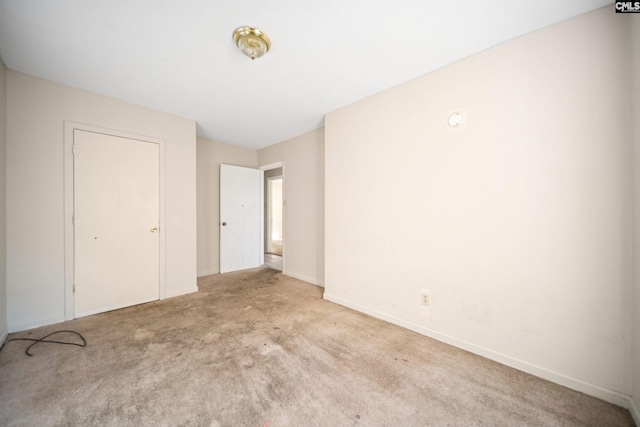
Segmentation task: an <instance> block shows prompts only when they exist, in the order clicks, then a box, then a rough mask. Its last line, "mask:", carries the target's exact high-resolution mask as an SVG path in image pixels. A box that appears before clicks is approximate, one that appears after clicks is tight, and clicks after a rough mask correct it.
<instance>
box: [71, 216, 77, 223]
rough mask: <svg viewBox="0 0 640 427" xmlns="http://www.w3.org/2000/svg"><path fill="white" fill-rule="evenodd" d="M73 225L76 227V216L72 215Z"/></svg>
mask: <svg viewBox="0 0 640 427" xmlns="http://www.w3.org/2000/svg"><path fill="white" fill-rule="evenodd" d="M71 224H73V225H76V216H75V215H71Z"/></svg>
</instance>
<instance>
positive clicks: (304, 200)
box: [258, 129, 324, 285]
mask: <svg viewBox="0 0 640 427" xmlns="http://www.w3.org/2000/svg"><path fill="white" fill-rule="evenodd" d="M277 162H283V174H284V200H285V208H284V222H285V226H284V271H283V273H284V274H287V275H289V276H292V277H297V278H299V279H301V280H304V281H306V282H309V283H314V284H317V285H323V284H324V129H317V130H314V131H312V132H308V133H306V134H303V135H300V136H298V137H295V138H292V139H289V140H287V141H283V142H281V143H278V144H275V145H272V146H270V147H267V148H264V149H262V150H259V151H258V165H259V166H265V165H269V164H273V163H277Z"/></svg>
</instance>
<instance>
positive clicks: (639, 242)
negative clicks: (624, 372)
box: [629, 16, 640, 425]
mask: <svg viewBox="0 0 640 427" xmlns="http://www.w3.org/2000/svg"><path fill="white" fill-rule="evenodd" d="M629 20H630V21H631V37H632V42H631V49H632V55H631V58H632V61H633V63H632V78H631V79H630V82H631V84H632V85H633V86H632V87H633V92H632V93H633V95H632V96H633V98H632V115H631V117H633V120H632V123H633V140H634V163H633V169H634V173H635V176H634V178H635V180H634V181H635V182H634V183H635V185H634V190H635V192H634V202H635V209H634V213H635V217H634V224H635V242H634V243H635V252H634V255H635V283H634V285H635V299H634V320H633V325H634V332H635V335H634V353H633V354H634V356H633V364H634V366H633V369H634V374H633V401H634V404H635V406H634V408H633V413H634V417H635V420H636V424H638V425H640V120H638V117H640V19H637V18H636V17H635V16H631V17H630V19H629Z"/></svg>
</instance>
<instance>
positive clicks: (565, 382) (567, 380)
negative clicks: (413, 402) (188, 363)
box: [324, 292, 640, 426]
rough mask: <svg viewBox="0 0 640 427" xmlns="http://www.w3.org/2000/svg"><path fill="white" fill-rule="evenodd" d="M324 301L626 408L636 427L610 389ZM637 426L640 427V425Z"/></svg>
mask: <svg viewBox="0 0 640 427" xmlns="http://www.w3.org/2000/svg"><path fill="white" fill-rule="evenodd" d="M324 299H326V300H328V301H331V302H334V303H336V304H339V305H342V306H345V307H348V308H351V309H353V310H356V311H359V312H362V313H365V314H368V315H370V316H373V317H376V318H378V319H381V320H385V321H387V322H389V323H393V324H394V325H398V326H402V327H403V328H407V329H409V330H411V331H414V332H417V333H419V334H421V335H425V336H428V337H430V338H433V339H436V340H438V341H441V342H444V343H446V344H450V345H452V346H454V347H458V348H461V349H463V350H466V351H469V352H471V353H474V354H477V355H480V356H483V357H486V358H488V359H491V360H494V361H496V362H499V363H501V364H503V365H506V366H510V367H512V368H515V369H518V370H520V371H523V372H526V373H529V374H532V375H535V376H537V377H540V378H543V379H545V380H548V381H551V382H553V383H556V384H559V385H562V386H564V387H567V388H570V389H573V390H576V391H579V392H582V393H585V394H588V395H590V396H593V397H597V398H598V399H602V400H604V401H606V402H609V403H613V404H614V405H618V406H622V407H623V408H626V409H629V410H630V411H633V410H635V412H636V413H635V415H633V412H632V415H633V416H634V419H636V424H638V419H637V416H638V413H637V409H638V408H636V407H633V406H632V405H633V401H632V400H631V397H630V396H627V395H625V394H622V393H619V392H617V391H614V390H610V389H607V388H604V387H600V386H598V385H595V384H591V383H588V382H585V381H582V380H579V379H577V378H573V377H570V376H567V375H564V374H561V373H559V372H555V371H552V370H550V369H546V368H543V367H541V366H537V365H534V364H532V363H529V362H526V361H524V360H519V359H516V358H514V357H511V356H508V355H506V354H502V353H499V352H496V351H493V350H491V349H488V348H485V347H482V346H478V345H475V344H473V343H470V342H467V341H464V340H461V339H458V338H456V337H453V336H451V335H447V334H443V333H441V332H438V331H436V330H433V329H430V328H426V327H424V326H421V325H417V324H415V323H412V322H407V321H405V320H402V319H399V318H397V317H394V316H391V315H389V314H386V313H383V312H380V311H377V310H373V309H370V308H368V307H364V306H361V305H359V304H356V303H353V302H350V301H347V300H344V299H342V298H340V297H337V296H335V295H331V294H327V293H326V292H325V294H324ZM638 425H639V426H640V424H638Z"/></svg>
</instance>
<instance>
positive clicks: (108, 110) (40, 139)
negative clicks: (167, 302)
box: [7, 71, 197, 330]
mask: <svg viewBox="0 0 640 427" xmlns="http://www.w3.org/2000/svg"><path fill="white" fill-rule="evenodd" d="M7 77H8V79H7V83H8V86H7V102H8V104H7V111H8V117H7V298H8V320H9V330H19V329H26V328H29V327H33V326H38V325H43V324H49V323H55V322H59V321H61V320H64V316H65V299H64V298H65V286H64V285H65V284H64V277H65V274H64V267H65V253H64V221H65V218H64V203H63V202H64V200H63V199H64V197H63V195H64V188H65V187H64V161H63V160H64V122H65V121H74V122H80V123H86V124H89V125H94V126H99V127H103V128H108V129H113V130H116V131H122V132H128V133H133V134H138V135H145V136H149V137H154V138H158V139H162V140H164V146H165V159H166V160H165V165H164V166H165V212H166V220H165V229H164V230H163V232H164V236H165V253H166V264H165V274H166V295H167V296H172V295H179V294H181V293H185V292H191V291H195V290H197V284H196V172H195V167H196V136H195V122H193V121H192V120H187V119H184V118H180V117H176V116H171V115H168V114H165V113H161V112H158V111H153V110H149V109H147V108H143V107H139V106H136V105H133V104H129V103H126V102H123V101H119V100H116V99H113V98H108V97H104V96H101V95H97V94H94V93H89V92H85V91H81V90H78V89H74V88H71V87H68V86H64V85H60V84H56V83H52V82H49V81H46V80H41V79H37V78H34V77H30V76H27V75H24V74H20V73H16V72H13V71H8V73H7Z"/></svg>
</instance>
